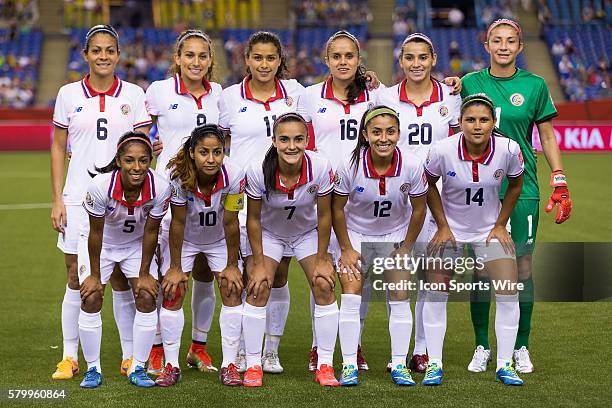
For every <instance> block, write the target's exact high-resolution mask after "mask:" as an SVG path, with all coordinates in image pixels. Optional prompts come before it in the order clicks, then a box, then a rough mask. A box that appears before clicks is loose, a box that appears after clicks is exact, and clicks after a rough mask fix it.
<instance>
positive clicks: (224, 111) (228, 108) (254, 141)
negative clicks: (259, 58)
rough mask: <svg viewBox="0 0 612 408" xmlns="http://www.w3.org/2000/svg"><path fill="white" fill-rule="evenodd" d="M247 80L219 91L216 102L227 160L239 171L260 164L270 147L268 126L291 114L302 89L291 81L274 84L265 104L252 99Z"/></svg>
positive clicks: (270, 139) (248, 77) (277, 81)
mask: <svg viewBox="0 0 612 408" xmlns="http://www.w3.org/2000/svg"><path fill="white" fill-rule="evenodd" d="M249 80H250V76H247V77H246V78H244V79H243V80H242V82H240V83H239V84H235V85H232V86H230V87H228V88H226V89H224V90H223V92H222V93H221V99H220V100H219V111H220V112H219V126H221V127H222V128H223V129H225V130H228V131H229V132H230V134H231V137H232V140H231V149H230V156H231V157H232V159H233V162H234V163H235V164H236V165H237V166H238V167H240V168H245V169H246V168H247V166H248V164H249V163H251V162H253V160H255V161H258V160H263V157H264V156H265V154H266V152H267V151H268V148H269V147H270V146H271V145H272V125H273V124H274V120H276V118H277V117H278V116H280V115H282V114H283V113H287V112H295V110H296V108H297V104H298V100H299V99H300V97H301V96H302V93H303V92H304V87H303V86H302V85H300V83H299V82H297V81H296V80H295V79H290V80H284V79H283V80H278V79H275V81H276V92H275V94H274V95H273V96H272V97H271V98H269V99H268V100H267V101H260V100H257V99H255V98H254V97H253V95H252V94H251V90H250V89H249V86H248V82H249Z"/></svg>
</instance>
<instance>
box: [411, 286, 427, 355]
mask: <svg viewBox="0 0 612 408" xmlns="http://www.w3.org/2000/svg"><path fill="white" fill-rule="evenodd" d="M424 303H425V290H419V292H418V293H417V299H416V303H415V305H414V350H413V351H412V355H413V356H414V355H415V354H426V353H427V342H426V341H425V329H424V328H423V305H424Z"/></svg>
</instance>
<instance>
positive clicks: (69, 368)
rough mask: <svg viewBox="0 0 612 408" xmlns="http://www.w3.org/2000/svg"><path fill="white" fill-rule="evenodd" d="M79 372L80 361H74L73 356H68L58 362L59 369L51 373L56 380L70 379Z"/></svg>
mask: <svg viewBox="0 0 612 408" xmlns="http://www.w3.org/2000/svg"><path fill="white" fill-rule="evenodd" d="M78 373H79V363H77V362H76V361H74V360H73V359H72V357H66V358H65V359H63V360H62V361H60V362H59V363H57V369H56V370H55V372H54V373H53V375H51V378H53V379H54V380H70V379H71V378H72V377H74V376H75V375H76V374H78Z"/></svg>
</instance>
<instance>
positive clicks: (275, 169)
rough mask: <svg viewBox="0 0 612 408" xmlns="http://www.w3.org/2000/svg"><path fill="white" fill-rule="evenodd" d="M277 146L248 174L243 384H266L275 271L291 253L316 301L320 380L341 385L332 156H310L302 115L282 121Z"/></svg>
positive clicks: (275, 138) (276, 124)
mask: <svg viewBox="0 0 612 408" xmlns="http://www.w3.org/2000/svg"><path fill="white" fill-rule="evenodd" d="M272 143H273V146H271V147H270V149H269V150H268V152H267V153H266V156H265V158H264V160H263V163H262V162H261V161H259V162H256V163H254V164H253V165H252V166H251V167H250V168H249V170H248V171H247V188H246V193H247V196H248V206H247V232H248V236H249V243H250V246H249V247H247V248H244V249H245V254H246V255H247V258H246V270H247V273H248V277H249V283H248V286H247V301H246V304H245V305H244V315H243V320H242V327H243V331H244V341H245V346H246V358H247V371H246V373H245V375H244V382H243V383H244V385H245V386H249V387H259V386H261V385H262V380H263V372H262V368H261V349H262V345H261V344H262V340H263V335H264V330H265V327H266V308H267V303H268V298H269V295H270V289H271V288H272V282H273V280H274V273H275V271H276V269H277V267H278V264H279V262H280V260H281V259H282V257H283V254H284V252H285V251H286V250H287V249H289V250H291V251H292V252H293V253H294V254H295V257H296V258H297V260H298V262H299V263H300V265H301V267H302V268H303V269H304V272H305V273H306V276H307V278H308V281H309V283H310V287H311V290H312V291H313V293H314V297H315V301H316V306H315V312H314V316H315V327H316V330H315V332H316V335H317V341H318V345H319V361H318V364H319V367H318V369H317V372H316V380H317V381H318V382H319V383H320V384H321V385H328V386H337V385H338V381H337V380H336V378H335V377H334V370H333V367H332V357H333V352H334V344H335V343H336V336H337V333H338V305H337V304H336V298H335V296H334V286H335V275H334V270H333V267H332V264H331V261H330V259H329V255H328V245H329V237H330V233H331V192H332V178H333V173H332V170H331V166H330V164H329V161H328V160H327V159H326V158H324V157H322V156H319V155H318V154H317V153H310V152H309V153H308V154H306V153H305V152H304V150H305V149H306V145H307V144H308V129H307V126H306V122H305V121H304V119H303V118H302V117H301V116H300V115H298V114H296V113H286V114H283V115H281V116H279V117H278V118H277V119H276V121H275V122H274V126H273V136H272Z"/></svg>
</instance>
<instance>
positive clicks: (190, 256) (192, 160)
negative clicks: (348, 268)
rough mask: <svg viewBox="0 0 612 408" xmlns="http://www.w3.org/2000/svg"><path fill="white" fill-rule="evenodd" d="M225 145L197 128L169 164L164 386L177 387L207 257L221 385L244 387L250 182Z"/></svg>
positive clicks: (212, 131)
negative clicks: (216, 290) (193, 282)
mask: <svg viewBox="0 0 612 408" xmlns="http://www.w3.org/2000/svg"><path fill="white" fill-rule="evenodd" d="M223 143H224V135H223V132H222V131H221V129H220V128H219V127H218V126H217V125H212V124H209V125H204V126H201V127H197V128H195V129H194V130H193V132H191V136H190V137H189V138H188V139H187V140H186V141H185V143H184V145H183V147H182V148H181V150H180V151H179V152H178V154H177V155H176V156H175V157H174V158H173V159H172V160H170V163H169V169H170V179H171V182H170V183H171V185H172V199H171V204H172V221H171V223H170V234H169V237H168V236H163V237H162V245H161V247H162V259H163V261H162V268H161V271H162V273H163V274H164V280H163V282H162V288H163V290H164V302H163V304H162V308H161V311H160V314H159V320H160V327H161V335H162V340H163V344H164V355H165V358H166V367H165V368H164V371H163V372H162V374H161V375H160V377H159V378H158V379H157V380H156V381H155V382H156V383H157V384H158V385H160V386H165V387H167V386H170V385H174V384H176V383H177V382H178V381H179V379H180V377H181V370H180V368H179V362H178V357H179V349H180V340H181V334H182V332H183V325H184V316H183V309H182V305H183V299H184V295H185V293H186V292H187V281H188V279H189V273H190V272H191V270H192V268H193V265H194V261H195V259H196V256H197V255H198V254H200V253H202V254H204V256H206V259H207V261H208V265H209V266H210V268H211V270H212V271H213V273H214V274H215V276H216V277H217V281H218V283H219V285H220V287H221V299H222V302H223V305H222V307H221V315H220V317H219V324H220V325H221V344H222V349H223V364H222V365H221V367H222V368H221V374H220V378H221V382H222V383H223V384H224V385H241V384H242V380H241V379H240V374H238V371H237V370H236V367H235V365H234V364H235V361H234V359H235V357H236V353H237V352H238V345H239V339H240V329H241V324H242V300H241V297H240V295H241V293H242V286H243V285H242V274H241V272H240V269H238V250H239V243H240V233H239V225H238V211H239V210H240V209H241V208H242V206H243V204H244V198H243V190H244V183H245V180H244V172H243V171H242V170H240V169H238V168H237V167H236V166H233V165H231V163H229V160H226V161H225V162H224V154H223ZM186 225H187V226H188V227H187V228H186V227H185V226H186ZM193 296H196V295H195V294H194V295H193ZM194 304H199V302H194Z"/></svg>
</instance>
